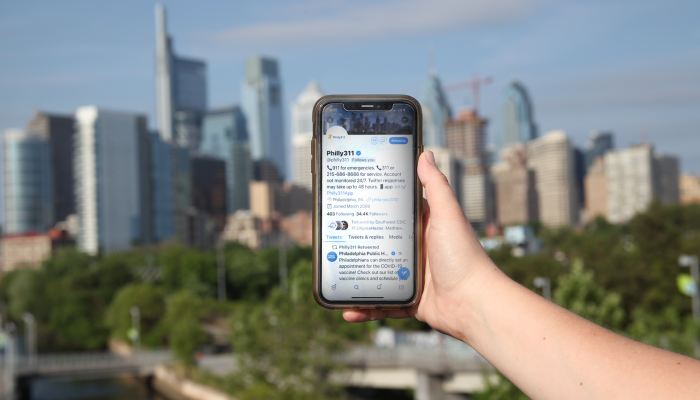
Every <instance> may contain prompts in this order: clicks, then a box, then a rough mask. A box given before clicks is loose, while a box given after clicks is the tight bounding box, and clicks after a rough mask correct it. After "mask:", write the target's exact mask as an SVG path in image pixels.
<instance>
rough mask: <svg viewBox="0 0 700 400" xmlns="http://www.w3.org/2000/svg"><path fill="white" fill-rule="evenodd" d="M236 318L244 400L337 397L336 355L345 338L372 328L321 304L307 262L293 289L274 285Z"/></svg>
mask: <svg viewBox="0 0 700 400" xmlns="http://www.w3.org/2000/svg"><path fill="white" fill-rule="evenodd" d="M231 321H232V336H233V345H234V350H235V352H236V355H237V360H238V363H239V365H240V371H241V372H240V373H239V374H238V375H236V376H233V377H231V380H234V381H235V385H232V387H237V389H236V390H235V391H236V393H235V395H236V396H237V397H239V398H241V399H302V400H303V399H327V398H333V397H334V396H336V395H337V394H338V390H339V388H337V387H336V386H334V385H333V384H331V383H330V382H328V376H329V374H330V373H331V372H332V371H334V370H336V369H337V368H338V366H337V365H336V362H335V360H334V355H335V354H337V353H338V352H339V351H341V350H342V349H343V347H344V343H345V342H346V340H353V339H354V340H359V339H365V340H366V338H367V337H368V332H369V330H370V329H371V325H370V324H348V323H346V322H345V321H344V320H343V319H342V315H341V313H340V312H339V311H335V312H334V311H329V310H326V309H323V308H321V307H319V306H318V305H317V304H316V302H315V301H314V299H313V296H312V282H311V264H310V263H309V262H308V261H306V262H305V261H301V262H299V263H298V264H297V265H296V266H295V267H294V268H293V270H292V273H291V274H290V279H289V292H288V293H284V292H282V291H280V290H279V289H275V290H273V291H272V293H271V294H270V296H269V298H268V299H267V301H265V302H264V303H261V304H254V303H251V304H247V305H246V307H240V308H239V309H238V310H237V312H236V313H235V314H234V315H233V316H232V318H231Z"/></svg>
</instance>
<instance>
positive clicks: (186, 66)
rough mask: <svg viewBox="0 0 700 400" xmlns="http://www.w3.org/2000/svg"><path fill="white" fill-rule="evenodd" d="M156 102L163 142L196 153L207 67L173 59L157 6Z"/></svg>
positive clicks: (161, 9)
mask: <svg viewBox="0 0 700 400" xmlns="http://www.w3.org/2000/svg"><path fill="white" fill-rule="evenodd" d="M156 101H157V114H158V130H159V132H160V135H161V137H162V138H163V140H165V141H166V142H172V143H176V144H177V145H179V146H181V147H186V148H188V149H190V150H193V151H194V150H197V149H198V148H199V144H200V141H201V129H202V117H203V116H204V113H205V112H206V110H207V66H206V63H204V61H201V60H195V59H190V58H183V57H178V56H176V55H175V53H174V51H173V44H172V39H171V38H170V37H169V36H168V33H167V26H166V17H165V7H164V6H163V5H162V4H157V5H156Z"/></svg>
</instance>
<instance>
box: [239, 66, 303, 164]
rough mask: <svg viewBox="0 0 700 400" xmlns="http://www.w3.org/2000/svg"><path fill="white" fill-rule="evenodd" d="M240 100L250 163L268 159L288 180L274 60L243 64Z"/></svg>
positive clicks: (288, 145) (279, 86)
mask: <svg viewBox="0 0 700 400" xmlns="http://www.w3.org/2000/svg"><path fill="white" fill-rule="evenodd" d="M241 97H242V99H243V102H242V106H243V113H244V114H245V117H246V121H247V122H248V134H249V135H248V136H249V138H250V150H251V156H252V158H253V160H255V161H259V160H268V161H270V162H272V163H274V164H275V165H276V166H277V170H278V171H279V172H280V174H281V175H282V177H283V178H287V177H289V174H288V171H287V170H288V169H291V167H289V166H288V165H287V163H288V162H291V159H290V157H289V156H288V154H289V150H288V149H290V148H291V140H289V137H288V136H286V135H285V134H284V122H283V119H282V82H281V80H280V76H279V71H278V64H277V61H276V60H273V59H270V58H265V57H253V58H250V59H248V60H247V61H246V77H245V79H244V81H243V88H242V96H241Z"/></svg>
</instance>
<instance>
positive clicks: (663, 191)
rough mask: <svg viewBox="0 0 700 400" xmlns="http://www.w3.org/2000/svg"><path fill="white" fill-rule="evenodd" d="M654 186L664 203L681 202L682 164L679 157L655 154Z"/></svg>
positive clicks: (658, 197)
mask: <svg viewBox="0 0 700 400" xmlns="http://www.w3.org/2000/svg"><path fill="white" fill-rule="evenodd" d="M654 166H655V168H656V171H655V174H654V181H655V182H654V186H655V187H656V190H657V195H656V198H657V199H658V200H659V201H660V202H661V203H663V204H678V202H680V198H681V194H680V186H679V184H680V166H679V161H678V157H675V156H670V155H666V154H658V153H656V154H654Z"/></svg>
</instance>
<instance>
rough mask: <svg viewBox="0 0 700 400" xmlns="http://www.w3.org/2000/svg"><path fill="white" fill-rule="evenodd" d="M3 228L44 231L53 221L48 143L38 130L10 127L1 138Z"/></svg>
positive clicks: (13, 231) (17, 231) (7, 231)
mask: <svg viewBox="0 0 700 400" xmlns="http://www.w3.org/2000/svg"><path fill="white" fill-rule="evenodd" d="M3 153H4V154H3V164H4V165H3V170H4V174H5V176H4V181H5V182H4V183H5V188H4V195H5V199H4V200H5V202H4V203H5V229H4V231H5V232H3V233H5V234H10V235H13V234H14V235H19V234H25V233H32V232H33V233H43V232H45V231H46V230H48V229H49V228H51V227H52V225H53V211H54V210H53V190H52V189H53V184H52V174H51V147H50V145H49V141H48V140H47V139H46V138H45V137H43V136H42V135H40V134H38V133H31V132H30V133H25V132H23V131H21V130H9V131H7V132H5V136H4V138H3Z"/></svg>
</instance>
